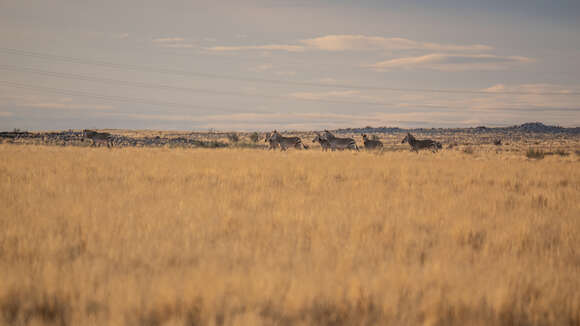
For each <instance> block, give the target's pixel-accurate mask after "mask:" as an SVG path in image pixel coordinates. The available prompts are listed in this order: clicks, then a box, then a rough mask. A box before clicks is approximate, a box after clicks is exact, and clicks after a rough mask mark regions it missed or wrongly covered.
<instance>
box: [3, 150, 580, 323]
mask: <svg viewBox="0 0 580 326" xmlns="http://www.w3.org/2000/svg"><path fill="white" fill-rule="evenodd" d="M579 163H580V162H579V158H578V156H577V155H569V156H565V157H564V156H557V155H553V156H546V158H544V159H543V160H529V159H526V157H525V156H524V155H522V154H520V155H511V156H510V155H508V154H506V153H496V152H492V151H487V152H477V151H476V152H475V153H473V154H465V153H464V152H462V151H443V152H441V153H438V154H432V153H430V152H425V153H421V154H418V155H417V154H415V153H410V152H401V151H398V152H385V153H383V154H382V155H380V154H373V153H366V152H361V153H353V152H330V153H322V152H320V151H313V150H310V151H288V152H282V153H281V152H268V151H262V150H242V149H220V150H202V149H190V150H187V149H163V148H158V149H147V148H139V149H138V148H123V149H112V150H108V149H106V148H82V147H44V146H32V145H29V146H16V145H6V144H4V145H0V322H1V323H3V324H5V325H27V324H30V325H32V324H50V325H376V324H390V325H548V324H549V325H579V324H580V232H579V231H580V165H579Z"/></svg>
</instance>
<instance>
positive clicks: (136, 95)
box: [0, 0, 580, 130]
mask: <svg viewBox="0 0 580 326" xmlns="http://www.w3.org/2000/svg"><path fill="white" fill-rule="evenodd" d="M0 58H1V61H0V71H1V77H0V129H1V130H11V129H13V128H21V129H30V130H49V129H69V128H75V129H78V128H131V129H177V130H207V129H209V128H213V129H220V130H270V129H274V128H277V129H303V130H305V129H320V128H336V127H349V126H350V127H354V126H366V125H372V126H383V125H387V126H399V127H464V126H476V125H489V126H505V125H512V124H518V123H523V122H528V121H543V122H545V123H549V124H557V125H562V126H580V82H579V81H580V64H579V62H580V60H579V59H580V2H578V1H571V0H566V1H565V0H560V1H537V0H536V1H524V0H515V1H509V2H506V1H496V0H493V1H460V0H443V1H426V0H423V1H418V0H415V1H398V2H397V1H377V0H373V1H356V2H355V1H317V2H313V1H259V0H255V1H163V2H161V1H122V2H120V3H118V1H95V2H85V1H63V0H58V1H50V2H47V1H26V0H22V1H7V0H0Z"/></svg>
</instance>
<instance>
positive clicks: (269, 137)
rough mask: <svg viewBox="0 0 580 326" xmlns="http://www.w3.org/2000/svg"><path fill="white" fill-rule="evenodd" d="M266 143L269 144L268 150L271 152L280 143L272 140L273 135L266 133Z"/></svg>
mask: <svg viewBox="0 0 580 326" xmlns="http://www.w3.org/2000/svg"><path fill="white" fill-rule="evenodd" d="M264 142H265V143H268V145H269V146H268V150H269V151H271V150H273V149H276V148H277V147H278V145H279V144H278V143H277V142H276V141H274V140H273V139H272V134H271V133H266V139H265V140H264Z"/></svg>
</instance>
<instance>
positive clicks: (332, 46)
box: [300, 35, 492, 51]
mask: <svg viewBox="0 0 580 326" xmlns="http://www.w3.org/2000/svg"><path fill="white" fill-rule="evenodd" d="M300 43H302V44H304V45H305V46H307V47H309V48H313V49H318V50H325V51H364V50H384V51H390V50H428V51H489V50H491V49H492V48H491V47H490V46H487V45H481V44H471V45H456V44H439V43H430V42H418V41H413V40H409V39H406V38H400V37H391V38H387V37H381V36H365V35H326V36H321V37H316V38H312V39H307V40H301V41H300Z"/></svg>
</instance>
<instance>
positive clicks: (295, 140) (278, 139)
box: [266, 130, 308, 151]
mask: <svg viewBox="0 0 580 326" xmlns="http://www.w3.org/2000/svg"><path fill="white" fill-rule="evenodd" d="M266 141H268V142H271V143H270V146H272V144H274V146H276V144H277V145H279V146H280V150H282V151H285V150H286V149H288V147H290V146H291V147H294V148H296V149H302V148H304V149H308V146H306V145H304V143H302V139H300V137H284V136H282V135H280V133H278V131H276V130H274V132H272V134H271V135H270V137H269V138H267V139H266Z"/></svg>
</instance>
